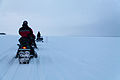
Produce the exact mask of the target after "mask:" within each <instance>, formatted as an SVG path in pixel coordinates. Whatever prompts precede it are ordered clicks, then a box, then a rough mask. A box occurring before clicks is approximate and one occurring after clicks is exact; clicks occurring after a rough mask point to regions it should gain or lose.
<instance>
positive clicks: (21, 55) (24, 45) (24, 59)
mask: <svg viewBox="0 0 120 80" xmlns="http://www.w3.org/2000/svg"><path fill="white" fill-rule="evenodd" d="M19 42H20V44H18V46H19V49H18V52H17V56H18V60H19V63H20V64H29V62H30V59H31V58H33V57H35V58H36V57H37V54H36V53H35V51H34V48H33V47H32V46H31V45H30V41H29V40H28V39H27V38H20V39H19Z"/></svg>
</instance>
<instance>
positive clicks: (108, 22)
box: [0, 0, 120, 36]
mask: <svg viewBox="0 0 120 80" xmlns="http://www.w3.org/2000/svg"><path fill="white" fill-rule="evenodd" d="M24 20H27V21H28V22H29V26H30V27H31V28H32V29H33V31H34V33H35V34H36V33H37V31H41V32H42V34H43V35H63V36H64V35H87V36H120V0H0V32H6V33H7V34H14V35H16V34H17V35H18V29H19V28H20V27H21V25H22V22H23V21H24Z"/></svg>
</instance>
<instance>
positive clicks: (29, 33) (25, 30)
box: [19, 21, 37, 48]
mask: <svg viewBox="0 0 120 80" xmlns="http://www.w3.org/2000/svg"><path fill="white" fill-rule="evenodd" d="M19 34H20V35H21V37H26V38H28V39H29V40H30V41H31V42H32V44H33V45H34V47H35V48H37V46H36V43H35V35H34V34H33V30H32V29H31V28H30V27H29V26H28V22H27V21H24V22H23V24H22V27H21V28H20V29H19Z"/></svg>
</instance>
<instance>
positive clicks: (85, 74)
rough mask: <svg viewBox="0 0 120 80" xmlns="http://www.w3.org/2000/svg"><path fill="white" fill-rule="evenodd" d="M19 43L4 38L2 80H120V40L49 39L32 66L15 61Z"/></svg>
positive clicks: (40, 45)
mask: <svg viewBox="0 0 120 80" xmlns="http://www.w3.org/2000/svg"><path fill="white" fill-rule="evenodd" d="M18 39H19V37H16V36H0V45H1V47H0V80H120V38H119V37H45V42H44V43H40V42H38V43H37V45H38V48H39V50H36V52H37V53H38V55H39V57H38V58H37V59H32V60H31V62H30V64H19V63H18V60H17V59H16V60H14V58H13V57H14V56H15V54H16V52H17V48H18V47H17V45H16V44H17V43H18Z"/></svg>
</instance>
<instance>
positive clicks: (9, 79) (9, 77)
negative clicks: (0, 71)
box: [1, 64, 19, 80]
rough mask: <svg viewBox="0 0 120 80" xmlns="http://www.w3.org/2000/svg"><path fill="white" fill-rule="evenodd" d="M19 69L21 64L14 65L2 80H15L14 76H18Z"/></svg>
mask: <svg viewBox="0 0 120 80" xmlns="http://www.w3.org/2000/svg"><path fill="white" fill-rule="evenodd" d="M18 67H19V64H13V65H12V66H11V67H10V68H9V69H8V71H7V72H6V74H5V75H4V76H3V78H2V79H1V80H13V78H14V75H15V74H16V71H17V69H18Z"/></svg>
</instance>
